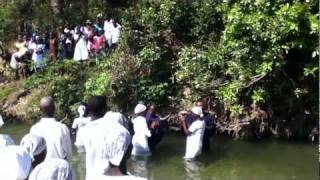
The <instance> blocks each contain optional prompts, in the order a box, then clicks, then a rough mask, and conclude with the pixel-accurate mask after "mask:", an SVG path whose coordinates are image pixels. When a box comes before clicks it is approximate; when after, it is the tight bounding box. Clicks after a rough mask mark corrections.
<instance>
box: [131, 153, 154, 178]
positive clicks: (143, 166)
mask: <svg viewBox="0 0 320 180" xmlns="http://www.w3.org/2000/svg"><path fill="white" fill-rule="evenodd" d="M147 164H148V157H143V156H132V157H131V169H130V173H131V174H135V175H137V176H140V177H149V176H148V168H147Z"/></svg>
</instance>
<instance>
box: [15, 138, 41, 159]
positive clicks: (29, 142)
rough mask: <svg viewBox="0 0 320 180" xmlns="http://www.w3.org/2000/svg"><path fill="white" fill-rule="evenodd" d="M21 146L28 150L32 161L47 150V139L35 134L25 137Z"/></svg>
mask: <svg viewBox="0 0 320 180" xmlns="http://www.w3.org/2000/svg"><path fill="white" fill-rule="evenodd" d="M20 146H22V147H24V148H26V150H27V152H28V153H29V155H30V156H31V158H32V159H33V157H34V156H36V155H39V154H40V153H42V152H43V151H44V150H45V149H46V148H47V145H46V141H45V139H44V138H43V137H41V136H37V135H34V134H27V135H25V136H24V137H23V138H22V140H21V142H20Z"/></svg>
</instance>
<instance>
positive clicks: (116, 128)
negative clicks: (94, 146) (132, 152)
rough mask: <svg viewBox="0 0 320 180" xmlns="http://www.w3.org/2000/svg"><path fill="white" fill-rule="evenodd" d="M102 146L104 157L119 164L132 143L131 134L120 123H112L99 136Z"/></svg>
mask: <svg viewBox="0 0 320 180" xmlns="http://www.w3.org/2000/svg"><path fill="white" fill-rule="evenodd" d="M98 141H100V143H99V144H100V145H101V146H102V148H101V149H102V151H101V152H102V154H101V155H102V157H103V159H106V160H108V161H109V162H110V163H111V164H113V165H115V166H119V165H120V163H121V161H122V159H123V157H124V155H125V154H126V152H127V149H128V147H129V145H130V144H131V135H130V133H129V131H128V130H127V129H126V128H124V127H123V126H122V125H120V124H119V123H113V124H110V128H109V130H108V131H107V132H106V133H105V134H104V135H103V136H102V137H99V140H98Z"/></svg>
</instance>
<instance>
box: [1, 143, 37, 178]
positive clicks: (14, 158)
mask: <svg viewBox="0 0 320 180" xmlns="http://www.w3.org/2000/svg"><path fill="white" fill-rule="evenodd" d="M30 169H31V157H30V156H29V154H28V152H27V151H26V150H25V148H23V147H21V146H7V147H4V148H1V149H0V179H26V178H27V177H28V175H29V172H30Z"/></svg>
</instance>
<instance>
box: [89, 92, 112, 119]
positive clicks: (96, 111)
mask: <svg viewBox="0 0 320 180" xmlns="http://www.w3.org/2000/svg"><path fill="white" fill-rule="evenodd" d="M106 110H107V100H106V97H105V96H92V97H91V98H90V99H89V100H88V105H87V108H86V111H87V113H88V115H89V116H96V117H102V116H103V115H104V114H105V112H106Z"/></svg>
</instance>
